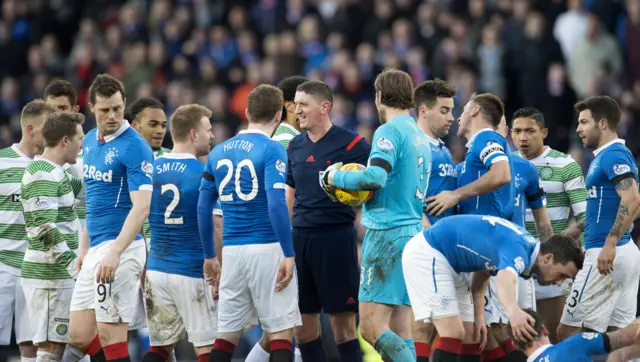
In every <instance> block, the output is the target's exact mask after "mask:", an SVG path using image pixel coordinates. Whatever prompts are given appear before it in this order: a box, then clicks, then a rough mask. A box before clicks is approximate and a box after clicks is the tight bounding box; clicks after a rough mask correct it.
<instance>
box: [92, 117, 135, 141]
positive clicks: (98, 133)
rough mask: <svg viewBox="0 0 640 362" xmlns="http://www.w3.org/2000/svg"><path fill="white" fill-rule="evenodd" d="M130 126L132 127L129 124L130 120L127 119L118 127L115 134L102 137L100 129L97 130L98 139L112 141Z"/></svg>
mask: <svg viewBox="0 0 640 362" xmlns="http://www.w3.org/2000/svg"><path fill="white" fill-rule="evenodd" d="M129 127H131V126H130V125H129V121H127V120H126V119H125V120H124V122H122V125H121V126H120V128H118V129H117V130H116V131H115V132H113V134H110V135H108V136H104V137H102V136H100V131H99V130H96V137H97V138H98V141H102V142H104V143H108V142H111V141H113V140H115V139H116V138H118V137H119V136H120V135H121V134H123V133H124V131H126V130H127V128H129Z"/></svg>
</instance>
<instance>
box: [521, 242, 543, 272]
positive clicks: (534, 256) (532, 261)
mask: <svg viewBox="0 0 640 362" xmlns="http://www.w3.org/2000/svg"><path fill="white" fill-rule="evenodd" d="M539 253H540V243H539V242H538V243H536V246H535V247H534V248H533V252H532V253H531V259H530V260H529V267H528V268H527V269H526V270H525V271H524V272H522V275H523V276H525V277H530V276H531V269H533V264H535V263H536V259H537V258H538V254H539Z"/></svg>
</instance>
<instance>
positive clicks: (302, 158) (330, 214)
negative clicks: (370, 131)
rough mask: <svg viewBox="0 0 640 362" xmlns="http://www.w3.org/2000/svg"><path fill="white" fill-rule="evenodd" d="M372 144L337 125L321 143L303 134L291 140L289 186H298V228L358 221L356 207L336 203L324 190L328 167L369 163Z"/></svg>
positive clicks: (295, 212)
mask: <svg viewBox="0 0 640 362" xmlns="http://www.w3.org/2000/svg"><path fill="white" fill-rule="evenodd" d="M370 152H371V145H369V143H368V142H367V141H366V140H365V139H364V138H362V136H359V135H357V134H356V133H354V132H351V131H349V130H346V129H344V128H342V127H339V126H336V125H333V126H332V127H331V128H330V129H329V131H328V132H327V134H326V135H325V136H324V137H322V139H320V140H319V141H318V142H313V141H311V140H310V139H309V136H307V133H306V132H305V133H302V134H300V135H298V136H296V137H295V138H293V139H292V140H291V141H290V142H289V147H288V148H287V155H288V158H289V167H288V171H287V185H289V186H290V187H293V188H295V189H296V192H295V202H294V205H293V220H292V222H291V226H293V227H295V228H313V227H319V226H325V225H335V224H349V223H353V221H354V220H355V213H354V211H353V208H351V207H349V206H347V205H344V204H341V203H339V202H333V201H331V199H329V197H328V196H327V194H326V193H325V192H324V190H322V187H321V186H320V181H321V180H322V175H323V174H324V170H326V169H327V167H329V166H330V165H331V164H333V163H336V162H343V163H344V164H345V165H346V164H347V163H359V164H362V165H365V166H366V165H367V160H368V159H369V153H370Z"/></svg>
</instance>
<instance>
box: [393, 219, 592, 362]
mask: <svg viewBox="0 0 640 362" xmlns="http://www.w3.org/2000/svg"><path fill="white" fill-rule="evenodd" d="M460 225H464V227H460ZM568 239H569V238H568V237H566V236H561V235H555V236H553V237H552V238H551V239H549V240H548V241H546V242H544V243H539V242H537V241H536V240H535V239H534V238H533V237H532V236H531V234H529V233H528V232H527V231H526V230H524V228H522V227H519V226H517V225H515V224H513V223H512V222H510V221H507V220H505V219H502V218H499V217H495V216H481V215H454V216H450V217H447V218H444V219H442V220H440V221H439V222H437V223H436V224H435V225H433V226H432V227H431V228H429V229H427V230H426V231H424V232H422V233H420V234H418V235H416V236H415V237H414V238H413V239H411V241H409V243H408V244H407V246H406V248H405V250H404V253H403V255H402V267H403V270H404V273H405V280H406V283H407V289H408V291H409V295H410V297H411V303H412V306H413V312H414V315H415V318H416V320H423V321H424V320H430V321H431V322H432V323H433V324H434V325H435V327H436V330H437V331H438V335H439V337H440V338H439V340H438V341H437V342H436V344H435V346H434V348H433V359H432V361H433V362H439V361H452V360H453V361H455V360H458V361H480V358H481V356H480V351H482V350H483V348H484V345H485V343H486V341H487V339H486V338H487V335H486V326H485V312H484V304H485V299H484V298H485V293H486V291H487V287H488V284H489V276H490V275H496V279H497V280H496V285H497V290H496V291H497V294H498V300H500V302H501V304H502V305H503V306H504V309H505V310H506V311H507V313H508V316H509V319H510V321H511V326H512V328H513V333H514V335H515V336H516V337H517V338H518V339H532V338H533V337H534V336H535V331H534V330H533V328H532V325H533V323H532V322H533V320H532V318H531V317H530V316H528V315H527V314H526V313H524V312H523V311H522V310H521V309H520V308H519V307H518V304H517V303H516V284H517V281H518V276H522V277H525V278H530V277H531V276H532V275H533V274H536V275H537V278H538V280H540V283H541V284H554V283H561V282H562V281H563V280H565V279H567V278H572V277H573V276H574V275H575V274H576V273H577V271H578V269H579V268H580V267H582V261H583V255H582V252H581V251H580V249H579V248H578V247H575V246H573V245H572V243H571V242H570V240H568ZM460 273H473V274H472V278H471V290H470V289H469V283H468V282H467V279H466V278H463V277H461V275H460ZM463 322H466V323H474V326H475V329H474V336H473V338H470V337H469V336H465V333H469V332H465V330H466V329H465V327H464V326H463ZM463 340H464V341H465V342H466V341H470V340H472V341H473V343H469V342H466V343H464V344H463Z"/></svg>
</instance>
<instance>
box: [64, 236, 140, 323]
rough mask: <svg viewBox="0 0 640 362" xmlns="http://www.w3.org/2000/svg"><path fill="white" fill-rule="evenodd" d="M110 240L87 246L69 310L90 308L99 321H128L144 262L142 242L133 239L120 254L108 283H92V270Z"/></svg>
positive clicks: (106, 249)
mask: <svg viewBox="0 0 640 362" xmlns="http://www.w3.org/2000/svg"><path fill="white" fill-rule="evenodd" d="M113 242H114V240H110V241H105V242H103V243H102V244H100V245H98V246H95V247H92V248H90V249H89V252H88V253H87V256H86V257H85V258H84V263H83V264H82V269H81V270H80V274H78V279H76V286H75V289H74V290H73V298H72V300H71V311H72V312H73V311H79V310H87V309H93V310H94V311H95V313H96V321H98V322H101V323H128V324H130V323H132V322H133V319H134V314H135V310H136V306H137V298H138V294H139V293H140V288H139V285H140V274H141V273H142V269H143V267H144V264H145V259H146V250H145V243H144V241H143V240H142V239H141V240H134V241H133V242H132V243H131V245H129V247H128V248H127V250H125V251H124V252H123V253H122V255H121V256H120V265H118V269H116V275H115V279H114V280H113V282H112V283H111V284H102V283H96V273H97V270H98V265H99V264H100V261H101V260H102V257H103V256H104V255H105V254H106V253H107V251H108V250H109V248H110V247H111V243H113Z"/></svg>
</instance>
